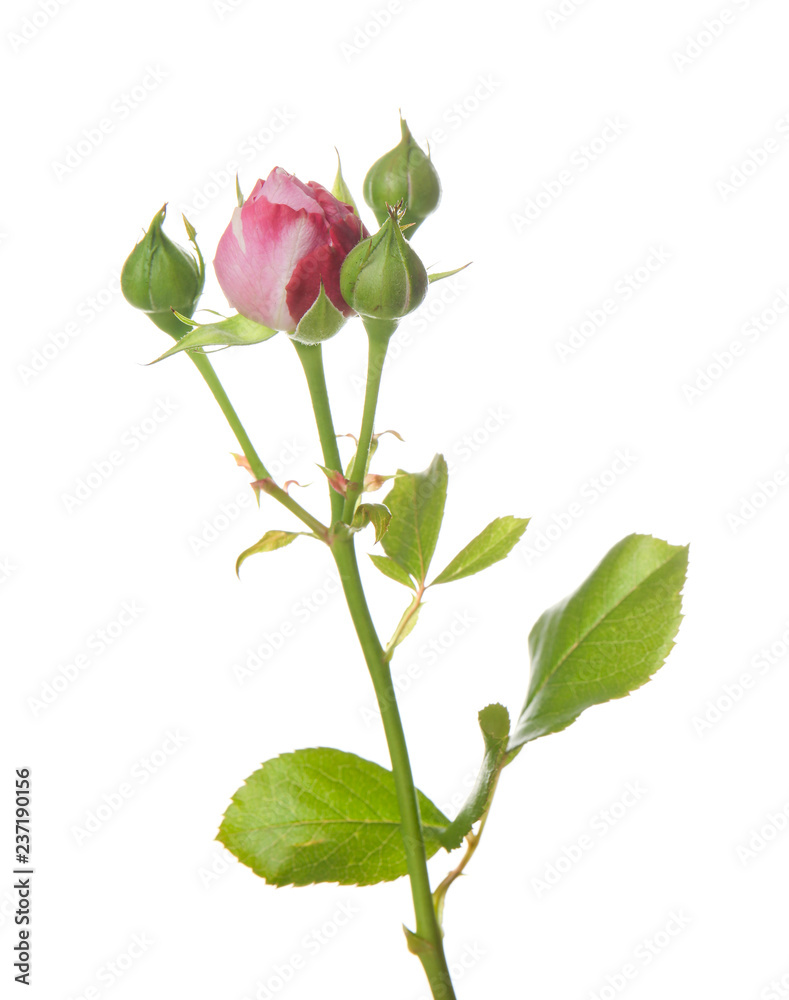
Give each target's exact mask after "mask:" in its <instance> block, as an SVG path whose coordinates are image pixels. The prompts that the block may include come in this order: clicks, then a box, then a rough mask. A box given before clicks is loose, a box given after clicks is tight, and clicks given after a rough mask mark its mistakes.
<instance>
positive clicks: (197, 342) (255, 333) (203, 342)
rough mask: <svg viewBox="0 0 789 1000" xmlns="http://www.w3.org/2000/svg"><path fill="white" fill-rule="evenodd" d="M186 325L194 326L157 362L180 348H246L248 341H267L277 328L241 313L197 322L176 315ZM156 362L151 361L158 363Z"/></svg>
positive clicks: (188, 349)
mask: <svg viewBox="0 0 789 1000" xmlns="http://www.w3.org/2000/svg"><path fill="white" fill-rule="evenodd" d="M175 315H176V316H177V317H178V319H180V320H181V322H182V323H184V324H186V325H185V326H184V329H186V326H187V325H188V326H193V327H194V329H192V330H189V332H188V333H185V334H184V335H183V337H181V338H180V339H179V340H178V343H177V344H176V345H175V347H171V348H170V350H169V351H165V352H164V354H162V355H161V356H160V357H158V358H156V361H164V359H165V358H170V357H172V356H173V354H178V352H179V351H192V350H194V349H195V348H197V347H244V346H246V345H247V344H260V343H262V342H263V341H264V340H269V339H270V338H271V337H273V336H274V335H275V334H276V332H277V331H276V330H271V329H270V328H269V327H267V326H263V325H262V324H261V323H256V322H255V321H254V320H251V319H247V318H246V316H242V315H241V314H240V313H237V314H236V315H235V316H229V317H228V318H227V319H220V320H218V321H217V322H216V323H197V322H196V321H195V320H193V319H189V318H188V317H187V316H182V315H181V314H180V313H176V314H175ZM156 361H152V362H151V364H156Z"/></svg>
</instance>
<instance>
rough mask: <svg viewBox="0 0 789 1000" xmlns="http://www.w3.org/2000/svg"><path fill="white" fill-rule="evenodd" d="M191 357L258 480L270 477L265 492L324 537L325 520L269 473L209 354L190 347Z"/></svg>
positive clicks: (265, 479)
mask: <svg viewBox="0 0 789 1000" xmlns="http://www.w3.org/2000/svg"><path fill="white" fill-rule="evenodd" d="M187 353H188V355H189V357H190V358H191V359H192V361H194V363H195V367H196V368H197V370H198V371H199V372H200V374H201V375H202V376H203V378H204V379H205V382H206V385H207V386H208V388H209V389H210V390H211V394H212V395H213V397H214V399H215V400H216V401H217V403H219V407H220V409H221V410H222V413H224V415H225V417H226V419H227V422H228V423H229V424H230V427H231V428H232V430H233V433H234V434H235V436H236V440H237V441H238V443H239V445H240V446H241V450H242V451H243V452H244V456H245V457H246V460H247V461H248V462H249V467H250V469H251V470H252V474H253V475H254V476H255V478H256V479H258V480H264V481H267V485H266V488H265V492H266V493H267V494H268V495H269V496H271V497H273V498H274V499H275V500H277V501H279V503H281V504H282V506H283V507H287V509H288V510H289V511H290V512H291V513H292V514H295V515H296V517H297V518H298V519H299V520H300V521H302V522H303V523H304V524H306V525H307V527H309V528H311V529H312V531H314V532H315V533H316V534H317V535H319V536H320V537H321V538H323V537H324V536H325V535H326V526H325V525H323V524H321V522H320V521H319V520H318V519H317V518H315V517H313V516H312V514H310V513H309V512H308V511H306V510H305V509H304V508H303V507H302V506H301V504H300V503H298V502H297V501H296V500H294V499H293V498H292V497H290V496H288V494H287V493H286V492H285V490H283V489H282V488H281V487H279V486H277V485H276V483H274V481H273V480H272V479H271V474H270V473H269V471H268V469H267V468H266V466H265V465H264V464H263V462H262V461H261V459H260V456H259V455H258V453H257V452H256V451H255V449H254V447H253V445H252V442H251V441H250V440H249V436H248V435H247V432H246V431H245V430H244V426H243V424H242V423H241V421H240V419H239V417H238V414H237V413H236V411H235V409H234V407H233V404H232V403H231V402H230V399H229V397H228V395H227V393H226V392H225V390H224V388H223V386H222V383H221V382H220V381H219V378H218V376H217V374H216V372H215V371H214V366H213V365H212V364H211V362H210V360H209V359H208V358H207V357H206V355H205V354H200V353H198V352H193V351H187Z"/></svg>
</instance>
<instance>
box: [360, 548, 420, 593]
mask: <svg viewBox="0 0 789 1000" xmlns="http://www.w3.org/2000/svg"><path fill="white" fill-rule="evenodd" d="M370 558H371V559H372V561H373V565H374V566H375V567H376V569H379V570H380V571H381V572H382V573H383V575H384V576H388V577H389V579H390V580H394V581H395V583H402V584H403V586H404V587H410V588H411V590H413V589H414V581H413V580H412V579H411V577H410V576H409V575H408V573H406V571H405V570H404V569H403V568H402V567H401V566H399V565H398V564H397V563H396V562H395V561H394V560H393V559H390V558H389V556H378V555H371V556H370Z"/></svg>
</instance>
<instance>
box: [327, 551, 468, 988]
mask: <svg viewBox="0 0 789 1000" xmlns="http://www.w3.org/2000/svg"><path fill="white" fill-rule="evenodd" d="M332 554H333V556H334V560H335V562H336V564H337V569H338V571H339V574H340V580H341V582H342V588H343V591H344V593H345V599H346V601H347V602H348V609H349V611H350V613H351V618H352V620H353V624H354V628H355V629H356V634H357V636H358V637H359V643H360V645H361V647H362V652H363V653H364V659H365V662H366V663H367V667H368V669H369V671H370V677H371V678H372V682H373V687H374V689H375V695H376V698H377V700H378V707H379V708H380V710H381V719H382V721H383V726H384V733H385V735H386V743H387V746H388V748H389V757H390V760H391V762H392V773H393V775H394V782H395V789H396V792H397V802H398V806H399V809H400V819H401V824H402V833H403V843H404V845H405V853H406V861H407V865H408V874H409V876H410V879H411V894H412V896H413V900H414V912H415V914H416V937H417V939H418V940H417V941H416V942H413V941H409V944H410V946H411V950H412V951H414V952H415V953H416V954H417V956H418V957H419V960H420V961H421V963H422V966H423V968H424V970H425V974H426V975H427V978H428V982H429V983H430V989H431V990H432V993H433V996H434V997H435V1000H455V993H454V990H453V988H452V981H451V978H450V975H449V969H448V967H447V962H446V957H445V955H444V945H443V941H442V932H441V928H440V927H439V924H438V918H437V917H436V911H435V908H434V906H433V894H432V892H431V890H430V878H429V875H428V872H427V855H426V853H425V841H424V834H423V831H422V820H421V817H420V814H419V801H418V799H417V794H416V788H415V787H414V778H413V774H412V772H411V762H410V760H409V757H408V748H407V746H406V740H405V733H404V732H403V723H402V720H401V718H400V711H399V709H398V706H397V697H396V694H395V689H394V684H393V683H392V675H391V672H390V670H389V665H388V663H387V658H386V654H385V652H384V649H383V647H382V646H381V642H380V640H379V638H378V634H377V632H376V630H375V625H374V624H373V620H372V617H371V615H370V610H369V608H368V606H367V599H366V598H365V595H364V588H363V586H362V581H361V577H360V576H359V566H358V563H357V561H356V551H355V549H354V544H353V538H352V537H343V536H341V535H337V536H335V538H334V542H333V544H332Z"/></svg>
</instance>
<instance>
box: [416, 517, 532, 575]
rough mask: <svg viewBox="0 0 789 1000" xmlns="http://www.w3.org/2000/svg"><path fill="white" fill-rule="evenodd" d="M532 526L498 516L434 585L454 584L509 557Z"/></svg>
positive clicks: (519, 518)
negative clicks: (527, 527)
mask: <svg viewBox="0 0 789 1000" xmlns="http://www.w3.org/2000/svg"><path fill="white" fill-rule="evenodd" d="M528 523H529V519H528V518H523V517H497V518H496V520H495V521H491V522H490V524H489V525H488V526H487V528H483V530H482V531H481V532H480V533H479V534H478V535H477V537H476V538H472V540H471V541H470V542H469V543H468V545H467V546H466V547H465V548H464V549H463V550H462V551H461V552H458V554H457V555H456V556H455V558H454V559H453V560H452V562H451V563H450V564H449V565H448V566H447V568H446V569H444V570H442V571H441V572H440V573H439V574H438V576H437V577H436V578H435V580H433V583H451V582H452V581H454V580H462V579H463V577H464V576H472V574H474V573H479V571H480V570H483V569H487V568H488V566H492V565H493V564H494V563H497V562H499V560H501V559H504V558H506V557H507V556H508V555H509V554H510V552H511V551H512V549H513V547H514V546H515V545H516V544H517V542H518V541H519V540H520V537H521V535H522V534H523V532H524V531H525V530H526V525H527V524H528Z"/></svg>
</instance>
